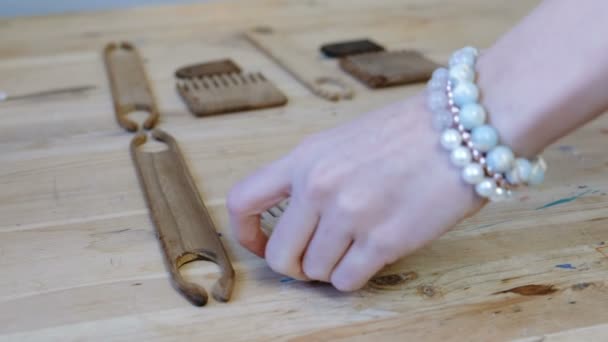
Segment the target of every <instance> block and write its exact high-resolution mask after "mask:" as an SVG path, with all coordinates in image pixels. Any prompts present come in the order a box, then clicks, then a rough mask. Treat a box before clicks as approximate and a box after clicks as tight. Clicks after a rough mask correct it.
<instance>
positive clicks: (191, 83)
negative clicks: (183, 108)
mask: <svg viewBox="0 0 608 342" xmlns="http://www.w3.org/2000/svg"><path fill="white" fill-rule="evenodd" d="M190 85H191V86H192V88H194V89H195V90H199V85H198V83H197V82H196V80H195V79H193V80H192V81H191V82H190Z"/></svg>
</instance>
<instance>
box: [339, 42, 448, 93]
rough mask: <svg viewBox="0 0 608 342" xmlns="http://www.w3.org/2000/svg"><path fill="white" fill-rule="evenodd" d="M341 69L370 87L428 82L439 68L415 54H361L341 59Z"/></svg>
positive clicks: (409, 52) (411, 52)
mask: <svg viewBox="0 0 608 342" xmlns="http://www.w3.org/2000/svg"><path fill="white" fill-rule="evenodd" d="M339 64H340V67H341V68H342V69H343V70H344V71H346V72H348V73H349V74H351V75H352V76H354V77H355V78H357V79H358V80H360V81H361V82H363V83H365V84H366V85H367V86H369V87H370V88H383V87H390V86H396V85H403V84H409V83H417V82H423V81H427V80H428V79H429V78H430V77H431V75H432V74H433V71H434V70H435V69H436V68H438V67H439V65H438V64H437V63H435V62H434V61H432V60H430V59H428V58H427V57H425V56H424V55H423V54H421V53H420V52H418V51H413V50H404V51H384V52H373V53H364V54H358V55H353V56H348V57H344V58H341V59H340V62H339Z"/></svg>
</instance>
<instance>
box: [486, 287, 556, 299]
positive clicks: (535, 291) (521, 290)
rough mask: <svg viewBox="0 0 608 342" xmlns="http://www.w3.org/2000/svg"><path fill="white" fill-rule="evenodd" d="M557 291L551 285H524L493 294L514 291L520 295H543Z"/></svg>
mask: <svg viewBox="0 0 608 342" xmlns="http://www.w3.org/2000/svg"><path fill="white" fill-rule="evenodd" d="M555 292H557V289H556V288H555V287H554V286H553V285H524V286H518V287H514V288H512V289H508V290H504V291H500V292H495V293H493V294H495V295H497V294H503V293H516V294H518V295H522V296H544V295H549V294H552V293H555Z"/></svg>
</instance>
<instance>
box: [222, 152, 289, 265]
mask: <svg viewBox="0 0 608 342" xmlns="http://www.w3.org/2000/svg"><path fill="white" fill-rule="evenodd" d="M290 169H291V168H290V162H289V160H288V159H287V158H286V157H285V158H282V159H279V160H277V161H275V162H273V163H271V164H269V165H267V166H265V167H263V168H261V169H259V170H257V171H256V172H254V173H253V174H252V175H250V176H249V177H247V178H246V179H244V180H243V181H241V182H239V183H238V184H236V185H235V186H234V187H233V188H232V189H231V191H230V193H229V195H228V200H227V207H228V213H229V217H230V222H231V227H232V231H233V233H234V234H235V236H236V238H237V240H238V241H239V243H240V244H241V245H243V246H244V247H245V248H247V249H248V250H250V251H251V252H253V253H255V254H256V255H258V256H260V257H262V258H263V257H264V251H265V247H266V243H267V242H268V237H267V236H266V234H264V232H263V231H262V229H261V226H260V214H261V213H262V212H264V211H266V210H267V209H268V208H270V207H272V206H274V205H275V204H277V203H278V202H280V201H281V200H282V199H284V198H286V197H288V196H289V193H290V191H291V172H290Z"/></svg>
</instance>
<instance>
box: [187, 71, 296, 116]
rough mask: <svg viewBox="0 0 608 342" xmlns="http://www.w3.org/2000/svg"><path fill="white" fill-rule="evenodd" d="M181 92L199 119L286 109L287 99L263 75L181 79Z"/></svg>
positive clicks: (231, 74)
mask: <svg viewBox="0 0 608 342" xmlns="http://www.w3.org/2000/svg"><path fill="white" fill-rule="evenodd" d="M177 91H178V92H179V94H180V95H181V97H182V99H183V100H184V102H185V103H186V105H187V106H188V109H190V111H191V112H192V113H193V114H194V115H196V116H207V115H213V114H220V113H230V112H237V111H246V110H254V109H263V108H270V107H277V106H282V105H284V104H286V103H287V97H285V95H283V93H282V92H281V91H280V90H279V89H277V88H276V87H275V86H274V85H273V84H272V83H271V82H270V81H268V80H267V79H266V78H265V77H264V76H263V75H262V74H261V73H234V72H233V73H224V74H215V75H209V76H200V77H192V78H180V79H178V80H177Z"/></svg>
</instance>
